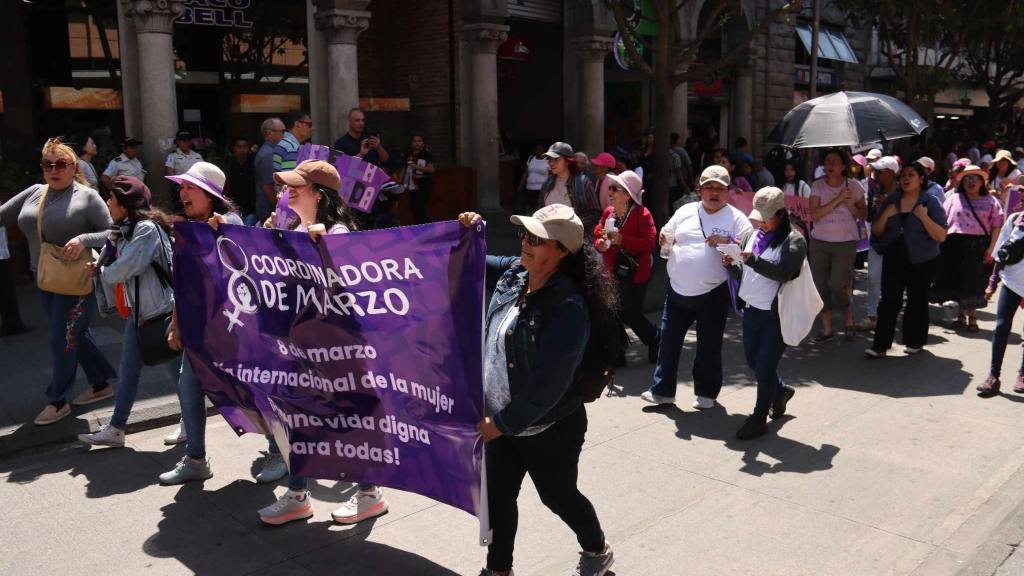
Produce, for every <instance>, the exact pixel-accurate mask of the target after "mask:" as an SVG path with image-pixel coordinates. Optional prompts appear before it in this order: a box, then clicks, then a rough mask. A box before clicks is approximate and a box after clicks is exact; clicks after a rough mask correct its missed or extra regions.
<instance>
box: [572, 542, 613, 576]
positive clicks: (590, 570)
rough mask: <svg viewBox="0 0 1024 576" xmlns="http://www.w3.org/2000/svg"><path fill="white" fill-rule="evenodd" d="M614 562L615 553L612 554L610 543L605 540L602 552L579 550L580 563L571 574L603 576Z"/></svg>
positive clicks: (575, 575) (576, 575)
mask: <svg viewBox="0 0 1024 576" xmlns="http://www.w3.org/2000/svg"><path fill="white" fill-rule="evenodd" d="M614 563H615V555H614V554H612V545H611V544H609V543H607V542H605V543H604V552H601V553H600V554H594V553H593V552H580V563H579V564H577V565H576V571H575V572H573V573H572V576H604V574H605V573H606V572H608V569H609V568H611V567H612V564H614Z"/></svg>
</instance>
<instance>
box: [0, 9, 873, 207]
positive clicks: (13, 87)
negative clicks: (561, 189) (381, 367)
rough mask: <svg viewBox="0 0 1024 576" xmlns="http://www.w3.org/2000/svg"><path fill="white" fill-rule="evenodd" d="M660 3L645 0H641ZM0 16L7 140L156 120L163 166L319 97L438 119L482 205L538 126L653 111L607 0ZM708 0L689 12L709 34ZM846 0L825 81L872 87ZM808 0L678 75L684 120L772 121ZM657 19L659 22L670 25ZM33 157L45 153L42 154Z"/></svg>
mask: <svg viewBox="0 0 1024 576" xmlns="http://www.w3.org/2000/svg"><path fill="white" fill-rule="evenodd" d="M779 1H781V0H744V2H743V15H742V18H735V19H733V20H732V21H730V23H729V25H728V26H727V27H726V28H725V30H723V32H722V33H721V34H719V35H716V36H715V37H713V38H711V39H709V41H708V42H707V43H706V46H705V47H703V48H702V53H701V57H702V58H715V57H717V56H720V55H721V54H724V53H727V52H728V51H729V50H730V49H731V48H732V47H733V46H735V45H736V43H738V42H740V41H742V39H744V38H745V37H746V36H747V35H749V31H750V30H751V29H753V28H754V27H755V26H756V23H757V22H759V21H760V19H762V18H763V17H764V15H765V14H767V13H768V12H769V11H770V10H772V9H773V8H774V7H775V6H776V5H777V4H778V2H779ZM643 5H644V3H643V2H640V1H638V2H637V6H638V7H643ZM13 6H14V8H13V10H12V13H11V14H10V17H8V18H5V19H4V20H3V21H2V22H0V29H2V30H3V32H4V33H5V34H6V37H7V38H8V39H9V41H13V43H14V45H15V46H18V45H22V46H24V47H25V48H26V49H25V50H23V51H17V50H16V51H14V52H15V53H16V54H17V53H23V56H24V57H23V58H13V59H8V60H7V61H4V62H0V90H2V96H3V100H2V102H3V108H2V112H0V123H2V128H3V141H2V151H3V154H4V156H5V158H14V157H17V156H19V155H22V156H25V157H29V156H31V155H32V154H34V153H35V152H34V151H35V150H38V148H39V145H40V143H41V142H42V141H43V140H45V138H46V137H48V136H51V135H55V134H68V135H70V136H74V137H76V138H79V139H80V138H81V137H82V136H83V135H89V136H93V138H94V139H95V140H97V141H101V140H102V141H103V142H105V146H103V148H104V149H105V150H106V151H107V153H108V154H112V153H114V152H116V151H115V150H113V145H114V143H116V142H118V141H120V139H121V138H123V137H125V136H132V137H135V138H139V139H141V140H143V142H144V145H143V148H144V153H143V159H144V162H145V164H146V165H147V168H149V180H150V182H149V183H150V185H151V186H153V187H154V188H156V189H161V188H163V186H164V183H163V182H162V180H163V179H162V178H160V177H159V176H160V174H161V173H162V171H161V170H160V169H159V166H160V165H161V163H162V160H163V157H164V155H165V154H166V153H167V151H168V150H169V149H170V148H171V147H172V146H173V137H174V134H175V133H176V132H177V131H178V130H179V129H188V130H190V131H191V132H192V133H193V135H194V136H196V137H197V138H198V139H199V140H200V144H201V145H205V146H206V148H207V149H206V150H203V153H204V155H206V156H208V157H212V158H214V159H217V158H219V157H223V156H224V154H225V153H224V150H226V147H227V146H229V145H230V143H231V141H232V140H233V139H234V138H235V137H237V136H246V137H248V138H250V139H252V140H253V141H254V142H257V141H258V139H259V134H258V127H259V124H260V123H261V122H262V121H263V120H264V119H265V118H267V117H268V116H272V115H277V116H280V115H283V114H285V113H286V112H288V111H289V110H290V109H296V108H302V109H306V110H309V111H310V113H311V117H312V119H313V122H314V130H313V141H314V142H318V143H324V144H329V143H331V142H333V141H334V140H335V139H336V138H337V137H339V136H340V135H341V134H343V133H344V132H345V131H346V129H347V123H346V116H347V114H348V111H349V109H351V108H353V107H356V106H361V107H363V108H364V109H365V110H366V111H367V123H368V126H367V128H368V131H369V132H376V133H380V134H381V135H382V140H383V142H384V143H385V145H387V146H389V147H390V148H391V149H393V150H398V151H401V150H405V149H406V148H407V147H408V144H409V139H410V136H411V135H412V134H413V133H420V134H423V135H424V137H425V139H426V141H427V144H428V146H429V147H430V148H431V149H432V151H433V153H434V158H435V162H436V163H437V164H439V165H441V166H452V167H454V166H462V167H467V168H469V169H472V170H473V174H474V176H473V179H474V180H475V183H476V190H477V194H476V198H477V206H478V207H479V208H482V209H485V210H490V209H497V208H499V206H500V205H501V204H506V205H507V204H508V202H509V199H510V198H511V195H512V188H514V186H515V175H516V170H517V169H518V167H519V165H520V163H521V162H522V160H523V159H525V156H526V155H527V154H529V152H530V150H532V149H533V147H534V146H535V145H536V144H537V143H544V144H548V143H550V142H552V141H555V140H564V141H568V142H570V143H572V144H573V145H574V146H576V147H577V148H578V149H581V150H583V151H586V152H588V153H590V154H591V155H593V154H595V153H597V152H599V151H601V150H610V149H612V148H613V147H615V146H617V145H622V146H631V145H633V143H634V142H636V141H638V140H639V139H640V135H641V133H642V130H643V129H644V128H645V127H647V126H650V125H651V123H652V121H653V109H652V104H651V103H652V99H653V98H652V96H653V95H652V91H651V86H650V83H649V82H648V81H647V80H646V78H645V77H644V76H643V75H642V74H641V73H640V72H638V71H636V70H634V69H631V67H630V66H629V65H628V62H623V58H621V54H617V53H616V52H617V48H616V42H615V41H616V27H615V24H614V19H613V18H612V15H611V13H610V12H609V10H608V8H607V6H606V4H605V2H604V0H429V1H426V2H407V1H404V0H372V1H371V0H294V1H290V2H258V1H253V0H161V1H159V2H155V1H150V0H95V1H92V2H89V3H88V4H87V6H88V7H87V8H86V7H83V4H82V3H80V2H72V1H68V0H37V1H35V2H32V3H25V2H14V3H13ZM707 6H708V3H707V2H706V1H705V0H691V1H690V2H688V3H686V5H685V6H684V7H683V9H681V10H680V11H679V12H678V18H679V19H680V21H679V25H680V30H681V32H682V35H683V36H684V37H687V38H692V37H696V35H697V34H699V32H700V30H701V29H702V28H703V26H704V24H705V23H706V21H707V18H708V7H707ZM845 21H846V19H845V18H844V17H843V15H842V14H841V13H839V12H838V11H837V9H836V8H835V7H834V6H833V5H832V3H831V2H825V12H824V14H823V17H822V22H823V25H822V30H823V33H822V34H823V35H822V38H824V39H826V40H828V42H827V43H826V42H825V41H824V40H823V41H822V44H823V45H825V46H823V49H821V50H819V55H820V60H819V71H818V80H819V82H818V86H819V93H825V92H830V91H835V90H841V89H845V90H861V89H865V88H866V87H867V82H866V80H867V79H868V78H869V69H868V68H869V67H868V63H869V61H870V57H871V54H870V47H871V38H872V35H871V31H870V30H864V29H851V28H849V27H848V26H847V25H845V24H844V23H845ZM809 22H810V14H809V10H805V12H804V13H801V14H794V15H791V16H790V17H788V18H786V19H783V20H779V21H777V22H775V23H774V24H773V25H772V26H771V27H770V29H769V30H768V32H767V33H765V34H762V35H761V36H759V37H758V38H757V39H756V40H755V41H754V42H753V43H751V45H750V47H749V50H748V51H747V52H746V54H745V56H744V57H743V58H742V59H741V61H740V62H739V63H738V65H737V66H736V67H735V68H733V69H732V70H731V71H729V72H727V73H726V74H724V75H723V76H722V77H720V78H708V79H705V80H704V81H701V82H694V83H690V84H684V85H682V86H680V87H679V88H678V89H677V90H676V92H675V97H674V104H675V114H674V117H673V120H672V124H673V125H672V126H671V129H672V130H671V131H673V132H677V133H679V134H682V135H689V136H693V137H698V138H703V139H710V140H711V141H713V142H715V143H718V144H720V145H723V146H726V147H729V146H730V145H731V144H732V142H733V141H734V140H735V139H736V138H738V137H744V138H747V139H748V140H749V141H750V142H751V144H752V146H753V148H754V152H755V153H758V152H761V151H763V139H764V136H765V135H766V134H767V133H768V132H769V131H770V130H771V129H772V127H773V126H774V125H775V123H777V122H778V121H779V120H780V119H781V118H782V116H783V115H784V114H785V113H786V112H787V111H788V110H789V109H790V108H792V107H793V106H794V105H795V104H797V103H799V102H801V101H803V100H805V99H806V98H807V94H808V80H809V65H808V64H809V58H808V52H809ZM647 33H651V34H657V31H656V30H649V31H647ZM29 160H31V158H29Z"/></svg>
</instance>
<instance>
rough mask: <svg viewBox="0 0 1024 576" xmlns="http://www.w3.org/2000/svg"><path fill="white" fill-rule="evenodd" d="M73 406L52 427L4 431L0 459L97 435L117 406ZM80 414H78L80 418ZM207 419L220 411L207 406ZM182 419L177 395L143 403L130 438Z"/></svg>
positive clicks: (0, 434) (19, 427) (131, 426)
mask: <svg viewBox="0 0 1024 576" xmlns="http://www.w3.org/2000/svg"><path fill="white" fill-rule="evenodd" d="M85 409H86V411H85V412H82V408H81V407H76V406H72V408H71V411H72V414H71V416H68V417H67V418H65V419H64V420H63V421H61V422H58V423H56V424H51V425H49V426H36V425H35V424H32V423H31V422H27V423H25V424H21V425H17V426H8V427H5V428H0V457H3V458H7V457H10V456H14V455H16V454H18V453H19V452H24V451H26V450H31V449H37V448H42V447H45V446H50V445H55V444H64V443H69V442H75V441H77V440H78V435H79V434H88V433H92V432H96V431H97V430H99V429H100V427H101V426H103V425H104V424H106V423H107V422H109V421H110V417H111V416H112V415H113V413H114V407H113V404H110V405H106V406H103V407H101V408H98V409H97V408H92V409H90V408H89V407H86V408H85ZM76 412H78V413H77V414H76ZM206 412H207V415H208V416H209V415H213V414H217V409H216V408H213V407H212V406H210V405H209V402H207V409H206ZM180 418H181V406H180V405H179V404H178V397H177V396H174V395H167V396H160V397H157V398H152V399H150V400H146V401H144V402H140V403H138V404H136V405H135V407H134V408H133V409H132V416H131V419H130V420H129V421H128V427H127V430H126V431H125V432H126V433H127V434H134V433H135V432H142V431H145V430H152V429H153V428H161V427H164V426H169V425H171V424H174V423H176V422H177V421H178V420H179V419H180Z"/></svg>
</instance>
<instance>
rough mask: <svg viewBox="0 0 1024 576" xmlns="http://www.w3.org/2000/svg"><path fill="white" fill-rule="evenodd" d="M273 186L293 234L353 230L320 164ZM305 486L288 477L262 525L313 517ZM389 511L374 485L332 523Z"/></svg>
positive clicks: (330, 171) (332, 175)
mask: <svg viewBox="0 0 1024 576" xmlns="http://www.w3.org/2000/svg"><path fill="white" fill-rule="evenodd" d="M274 180H275V181H277V183H278V185H280V186H281V194H282V195H286V196H285V197H287V199H288V208H290V209H291V210H292V211H293V212H294V213H295V216H296V217H297V221H296V222H295V223H294V227H291V226H289V227H290V228H291V229H292V230H295V231H296V232H306V233H308V234H309V236H310V237H311V238H312V239H313V241H314V242H315V241H317V240H318V239H319V237H320V236H321V235H324V234H346V233H348V232H351V231H353V230H355V229H356V226H355V222H354V221H353V219H352V215H351V214H349V211H348V207H347V206H345V204H344V202H343V201H342V199H341V195H340V194H339V193H338V189H339V188H341V177H340V176H339V175H338V170H337V169H336V168H335V167H334V166H332V165H331V164H329V163H327V162H324V161H323V160H306V161H305V162H303V163H301V164H299V165H298V166H296V167H295V170H291V171H288V172H278V173H276V174H274ZM276 216H278V218H276V221H277V223H278V225H282V224H284V225H287V224H285V223H286V219H285V218H281V216H282V215H281V214H276ZM271 443H272V446H271V447H272V448H274V450H272V452H271V454H272V455H273V454H275V453H276V454H277V455H278V456H277V458H280V453H281V452H280V449H279V448H278V447H277V446H276V444H273V439H271ZM307 487H308V481H307V479H306V478H305V477H303V476H296V475H294V474H292V475H290V476H289V477H288V491H287V492H285V493H284V494H282V495H281V497H280V498H278V499H277V501H276V502H274V503H273V504H271V505H270V506H267V507H265V508H262V509H260V511H259V515H260V520H262V521H263V522H264V523H266V524H272V525H279V524H285V523H287V522H292V521H294V520H303V519H306V518H309V517H311V516H313V506H312V503H311V502H310V494H309V490H308V489H307ZM387 511H388V501H387V500H386V499H385V498H384V495H383V493H382V492H381V490H380V488H379V487H377V486H375V485H373V484H363V483H360V484H359V491H358V492H357V493H356V494H355V495H353V496H352V497H351V498H349V500H348V501H347V502H345V504H343V505H342V506H341V507H340V508H338V509H337V510H335V511H334V512H332V513H331V517H332V518H333V519H334V521H335V522H338V523H340V524H355V523H357V522H361V521H363V520H366V519H368V518H373V517H375V516H380V515H381V514H384V513H386V512H387Z"/></svg>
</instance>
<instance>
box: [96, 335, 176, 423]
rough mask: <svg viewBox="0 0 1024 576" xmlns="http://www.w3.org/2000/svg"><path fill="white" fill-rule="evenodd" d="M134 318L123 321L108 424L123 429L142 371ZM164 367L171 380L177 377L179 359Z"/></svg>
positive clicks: (130, 411)
mask: <svg viewBox="0 0 1024 576" xmlns="http://www.w3.org/2000/svg"><path fill="white" fill-rule="evenodd" d="M137 330H138V329H137V328H136V326H135V318H134V317H131V318H128V319H127V320H125V323H124V336H123V337H124V341H123V342H122V343H121V369H120V373H121V377H120V379H119V381H118V383H117V394H116V395H115V397H114V415H113V416H111V418H110V425H111V426H114V427H116V428H120V429H121V430H124V427H125V425H126V424H128V416H129V415H130V414H131V413H132V405H134V404H135V396H136V395H137V394H138V392H139V375H140V374H141V373H142V353H141V352H140V351H139V340H138V337H137V336H136V332H137ZM163 367H164V369H166V370H167V373H168V374H169V375H170V376H171V380H172V381H175V380H177V378H178V372H179V368H180V360H177V359H175V360H171V361H169V362H167V363H165V364H164V366H163Z"/></svg>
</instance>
